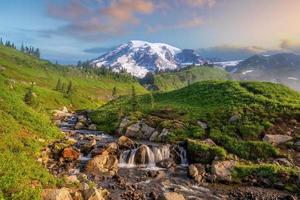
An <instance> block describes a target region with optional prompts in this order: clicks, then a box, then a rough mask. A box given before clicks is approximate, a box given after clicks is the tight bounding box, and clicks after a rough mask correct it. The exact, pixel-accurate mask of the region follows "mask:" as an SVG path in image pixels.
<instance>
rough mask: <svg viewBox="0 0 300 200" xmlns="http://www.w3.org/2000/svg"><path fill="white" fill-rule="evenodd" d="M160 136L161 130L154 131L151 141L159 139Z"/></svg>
mask: <svg viewBox="0 0 300 200" xmlns="http://www.w3.org/2000/svg"><path fill="white" fill-rule="evenodd" d="M158 136H159V132H157V131H155V132H154V133H152V135H151V137H150V138H149V141H151V142H155V141H158Z"/></svg>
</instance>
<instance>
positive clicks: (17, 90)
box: [0, 46, 145, 200]
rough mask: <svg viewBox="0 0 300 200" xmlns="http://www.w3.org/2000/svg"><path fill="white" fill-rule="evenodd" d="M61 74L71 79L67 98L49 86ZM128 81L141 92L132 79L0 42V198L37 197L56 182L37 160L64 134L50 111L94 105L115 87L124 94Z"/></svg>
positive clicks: (140, 87) (128, 87)
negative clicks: (30, 100)
mask: <svg viewBox="0 0 300 200" xmlns="http://www.w3.org/2000/svg"><path fill="white" fill-rule="evenodd" d="M91 76H93V77H91ZM59 78H60V79H61V80H62V81H63V82H65V83H67V82H68V81H69V80H72V82H73V85H74V88H75V91H74V94H73V95H72V96H71V97H70V98H65V97H64V95H63V94H62V93H61V92H57V91H54V90H53V88H55V85H56V82H57V80H58V79H59ZM30 82H35V87H34V93H35V94H36V95H37V97H36V100H37V101H38V102H39V105H38V106H37V107H34V108H32V107H29V106H27V105H26V104H25V103H24V102H23V97H24V94H25V92H26V89H27V88H28V87H29V85H30ZM132 85H134V86H135V88H136V90H137V92H138V93H145V90H144V89H143V87H142V86H140V85H139V84H138V83H137V82H135V81H133V80H132V79H127V78H125V79H120V78H116V77H109V76H96V75H94V74H88V73H84V72H82V71H80V70H76V69H66V68H62V67H57V66H54V65H52V64H49V63H48V62H46V61H41V60H38V59H35V58H33V57H31V56H28V55H25V54H23V53H20V52H18V51H16V50H14V49H10V48H6V47H3V46H0V138H1V140H0V199H1V200H2V199H22V200H27V199H28V200H29V199H30V200H31V199H39V192H40V189H41V188H42V187H47V186H54V185H57V184H60V181H59V180H56V179H55V178H54V177H52V176H51V175H50V174H49V173H48V172H47V171H46V169H44V168H43V167H42V166H41V165H40V164H39V163H38V162H37V161H36V160H37V156H38V154H39V152H40V149H41V148H42V147H44V146H46V145H47V143H48V142H49V141H51V140H54V139H58V138H60V137H62V135H61V133H60V131H59V130H58V129H57V128H56V127H55V126H54V125H53V124H52V123H51V121H50V119H49V113H50V111H51V110H52V109H57V108H60V107H62V106H68V107H72V108H73V109H83V108H95V107H97V106H98V105H101V104H103V103H104V102H105V101H107V99H108V96H109V95H110V94H111V91H112V88H113V87H114V86H116V87H117V90H118V92H119V94H126V93H127V92H129V91H130V89H131V86H132ZM33 183H34V184H33ZM34 185H35V187H34Z"/></svg>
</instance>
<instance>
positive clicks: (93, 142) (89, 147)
mask: <svg viewBox="0 0 300 200" xmlns="http://www.w3.org/2000/svg"><path fill="white" fill-rule="evenodd" d="M96 145H97V141H96V139H92V140H90V141H89V142H87V143H85V144H84V145H83V147H82V149H81V151H82V153H85V154H88V153H89V152H90V151H92V149H93V148H94V147H95V146H96Z"/></svg>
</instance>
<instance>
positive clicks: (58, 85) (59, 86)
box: [55, 79, 62, 91]
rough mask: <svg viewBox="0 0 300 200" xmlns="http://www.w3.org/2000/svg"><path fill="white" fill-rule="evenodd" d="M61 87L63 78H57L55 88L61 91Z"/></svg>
mask: <svg viewBox="0 0 300 200" xmlns="http://www.w3.org/2000/svg"><path fill="white" fill-rule="evenodd" d="M61 89H62V85H61V80H60V79H58V80H57V83H56V87H55V90H56V91H61Z"/></svg>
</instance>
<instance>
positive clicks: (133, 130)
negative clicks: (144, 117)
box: [125, 123, 141, 138]
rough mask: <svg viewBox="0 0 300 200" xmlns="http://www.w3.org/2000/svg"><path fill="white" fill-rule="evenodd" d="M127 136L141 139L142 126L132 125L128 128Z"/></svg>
mask: <svg viewBox="0 0 300 200" xmlns="http://www.w3.org/2000/svg"><path fill="white" fill-rule="evenodd" d="M125 136H127V137H133V138H139V137H140V136H141V126H140V124H139V123H135V124H132V125H130V126H128V127H127V129H126V133H125Z"/></svg>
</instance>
